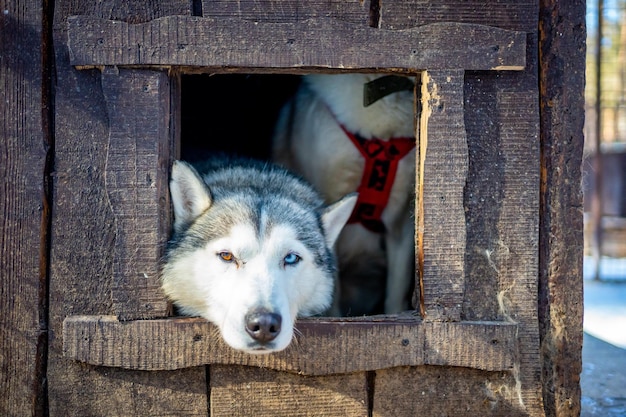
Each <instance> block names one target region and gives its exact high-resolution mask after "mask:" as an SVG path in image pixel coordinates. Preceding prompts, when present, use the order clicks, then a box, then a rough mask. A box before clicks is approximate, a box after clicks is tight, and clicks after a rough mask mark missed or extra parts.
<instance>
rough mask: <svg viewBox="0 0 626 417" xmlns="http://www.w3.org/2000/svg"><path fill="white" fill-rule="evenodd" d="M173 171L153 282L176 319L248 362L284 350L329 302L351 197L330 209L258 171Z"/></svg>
mask: <svg viewBox="0 0 626 417" xmlns="http://www.w3.org/2000/svg"><path fill="white" fill-rule="evenodd" d="M199 169H200V172H201V174H202V176H201V175H200V174H199V173H198V172H197V171H196V169H194V168H193V167H192V166H191V165H188V164H186V163H184V162H175V163H174V166H173V168H172V179H171V182H170V192H171V195H172V203H173V206H174V233H173V236H172V239H171V240H170V242H169V243H168V248H167V253H166V257H165V263H164V264H163V268H162V273H161V278H162V283H163V290H164V292H165V293H166V294H167V295H168V297H169V298H170V299H171V300H172V301H174V303H175V304H176V305H177V306H178V308H179V309H180V312H181V313H183V314H188V315H193V316H202V317H204V318H206V319H207V320H209V321H211V322H213V323H214V324H215V325H216V326H217V327H218V328H219V330H220V333H221V335H222V337H223V338H224V340H225V341H226V343H228V344H229V345H230V346H231V347H233V348H235V349H238V350H242V351H245V352H248V353H269V352H276V351H279V350H282V349H284V348H286V347H287V346H288V345H289V343H290V342H291V340H292V338H293V334H294V333H293V326H294V322H295V320H296V317H298V316H309V315H313V314H318V313H322V312H324V311H325V310H326V309H328V308H329V307H330V305H331V302H332V292H333V287H334V286H335V283H334V282H335V275H336V270H337V267H336V260H335V255H334V253H333V250H332V247H333V244H334V243H335V240H336V239H337V236H338V235H339V232H340V231H341V228H342V227H343V225H344V224H345V222H346V221H347V220H348V218H349V217H350V213H351V212H352V209H353V208H354V204H355V202H356V196H347V197H345V198H343V199H341V200H339V201H338V202H337V203H336V204H333V205H331V206H326V205H324V202H323V200H322V199H321V198H320V197H319V195H318V194H317V193H316V192H315V191H314V190H313V188H311V186H310V185H309V184H307V183H305V182H304V181H303V180H301V179H300V178H297V177H296V176H294V175H293V174H291V173H289V172H287V171H286V170H285V169H283V168H279V167H276V166H273V165H271V164H267V163H265V162H263V163H261V162H256V161H233V160H219V161H211V163H209V164H205V166H202V167H199Z"/></svg>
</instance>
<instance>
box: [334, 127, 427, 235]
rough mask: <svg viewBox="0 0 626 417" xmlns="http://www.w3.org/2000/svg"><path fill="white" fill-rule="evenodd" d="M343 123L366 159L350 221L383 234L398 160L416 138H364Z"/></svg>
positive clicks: (408, 149)
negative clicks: (384, 213) (384, 217)
mask: <svg viewBox="0 0 626 417" xmlns="http://www.w3.org/2000/svg"><path fill="white" fill-rule="evenodd" d="M340 126H341V129H342V130H343V131H344V133H345V134H346V136H348V138H349V139H350V140H351V141H352V143H353V144H354V146H356V148H357V149H358V150H359V152H360V153H361V155H363V157H364V158H365V169H364V170H363V177H362V178H361V184H360V185H359V188H358V189H357V191H358V193H359V197H358V198H357V202H356V206H355V207H354V211H353V212H352V215H351V216H350V219H349V220H348V223H361V224H362V225H363V226H364V227H365V228H366V229H368V230H370V231H372V232H375V233H383V232H384V231H385V225H384V223H383V222H382V219H381V216H382V214H383V210H385V207H387V203H388V202H389V195H390V194H391V188H392V187H393V182H394V180H395V178H396V172H397V171H398V163H399V162H400V160H401V159H402V158H403V157H404V156H405V155H406V154H408V153H409V152H410V151H411V150H412V149H413V148H415V138H412V137H399V138H391V139H389V140H388V141H385V140H382V139H378V138H372V139H364V138H363V137H361V136H359V135H356V134H354V133H352V132H350V131H348V130H347V129H346V128H345V127H344V126H343V125H341V124H340Z"/></svg>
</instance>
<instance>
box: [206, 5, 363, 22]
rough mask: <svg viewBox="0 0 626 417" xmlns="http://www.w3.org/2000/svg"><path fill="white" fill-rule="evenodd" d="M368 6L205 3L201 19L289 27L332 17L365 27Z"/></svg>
mask: <svg viewBox="0 0 626 417" xmlns="http://www.w3.org/2000/svg"><path fill="white" fill-rule="evenodd" d="M369 14H370V13H369V2H365V1H359V0H349V1H346V0H310V1H306V2H302V1H284V0H269V1H263V2H259V1H257V0H240V1H237V2H234V1H231V0H202V16H204V17H212V18H216V19H224V18H226V19H228V18H233V17H234V18H238V19H243V20H251V21H253V22H272V23H286V22H299V21H303V20H307V19H318V18H327V17H332V18H336V19H340V20H342V21H344V22H350V23H356V24H361V25H366V24H368V22H369Z"/></svg>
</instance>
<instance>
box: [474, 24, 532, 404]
mask: <svg viewBox="0 0 626 417" xmlns="http://www.w3.org/2000/svg"><path fill="white" fill-rule="evenodd" d="M536 42H537V39H536V37H535V36H534V35H531V36H529V48H528V56H527V62H528V63H529V67H528V68H527V70H526V71H524V72H521V73H515V74H513V73H510V72H507V73H504V72H501V73H484V72H475V73H466V89H465V92H466V98H465V99H466V121H467V126H468V138H469V144H470V155H471V157H470V161H471V162H470V171H469V176H468V177H469V178H470V180H469V181H468V187H467V189H466V195H465V207H466V210H467V217H468V219H470V221H469V222H468V235H467V236H468V241H467V247H468V248H469V249H470V250H469V251H468V252H467V257H466V262H467V265H468V270H469V271H471V272H472V274H471V275H469V276H468V277H467V285H466V289H467V290H466V295H465V300H464V311H463V318H464V319H465V320H477V319H490V318H491V319H493V318H497V319H499V320H507V321H512V322H515V323H518V325H519V326H520V327H519V335H518V336H519V340H520V346H519V347H520V350H519V368H518V369H517V370H516V371H515V378H516V382H517V383H518V384H519V385H518V386H517V387H516V389H517V390H518V391H519V393H520V398H521V401H522V403H523V405H524V408H525V409H526V410H527V412H528V414H529V415H543V406H542V401H541V379H540V369H541V367H540V356H539V333H538V326H537V324H538V316H537V294H538V281H537V277H538V274H539V272H538V240H539V235H538V225H539V189H540V188H539V187H540V182H539V173H540V169H539V161H540V155H539V137H538V132H539V108H538V103H539V92H538V89H537V83H538V80H537V67H536V62H537V46H536V45H537V44H536ZM494 102H495V104H494ZM488 270H491V271H492V272H490V273H489V274H491V275H488V276H489V279H487V280H483V279H482V278H483V276H481V275H480V272H481V271H488ZM494 283H495V286H494ZM486 299H487V301H486Z"/></svg>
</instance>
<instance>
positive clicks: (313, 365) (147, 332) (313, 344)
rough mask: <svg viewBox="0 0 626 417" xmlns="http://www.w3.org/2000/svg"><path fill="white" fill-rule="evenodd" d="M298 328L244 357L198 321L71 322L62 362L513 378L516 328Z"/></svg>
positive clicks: (304, 324) (397, 324) (347, 324)
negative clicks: (421, 371) (491, 373)
mask: <svg viewBox="0 0 626 417" xmlns="http://www.w3.org/2000/svg"><path fill="white" fill-rule="evenodd" d="M296 327H297V328H298V331H299V333H300V334H299V336H297V337H296V339H295V340H294V342H293V343H292V345H291V346H290V347H289V348H287V349H286V350H285V351H283V352H279V353H276V354H271V355H248V354H245V353H242V352H239V351H235V350H233V349H230V348H229V347H228V346H226V345H225V344H224V342H223V341H222V339H221V337H220V336H219V332H218V330H217V328H216V327H215V326H213V325H211V324H210V323H208V322H207V321H206V320H204V319H200V318H171V319H161V320H136V321H129V322H121V321H119V320H118V319H117V318H116V317H115V316H71V317H68V318H67V319H66V320H65V322H64V327H63V342H64V355H65V357H66V358H71V359H74V360H77V361H81V362H86V363H89V364H92V365H103V366H112V367H121V368H127V369H138V370H167V369H179V368H186V367H192V366H199V365H204V364H235V365H250V366H260V367H263V368H270V369H275V370H281V371H289V372H297V373H300V374H305V375H327V374H337V373H348V372H358V371H370V370H376V369H383V368H391V367H396V366H415V365H425V364H432V365H446V366H463V367H469V368H476V369H483V370H511V369H513V366H514V364H515V361H516V359H517V346H518V341H517V337H516V334H517V326H516V325H515V324H510V323H503V322H457V323H451V322H449V323H446V322H422V321H420V320H419V319H416V318H412V319H401V318H391V317H386V318H382V319H381V318H378V319H375V318H370V319H369V320H365V321H364V320H345V319H343V320H341V319H336V320H331V319H307V320H300V321H298V322H297V323H296ZM336 352H350V354H349V355H343V354H342V355H337V354H335V353H336Z"/></svg>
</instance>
